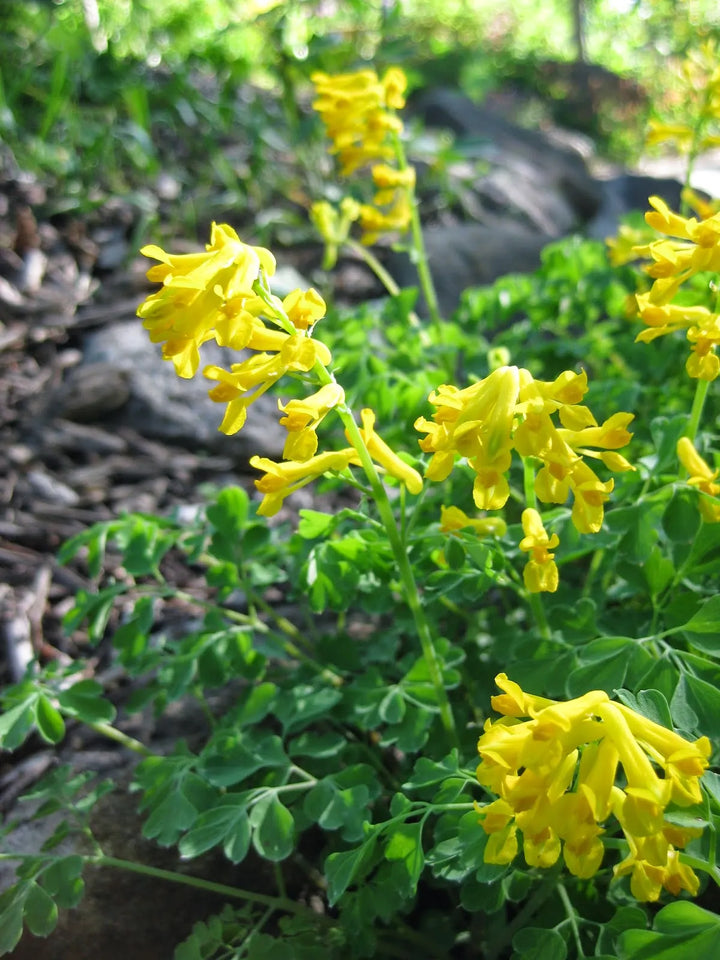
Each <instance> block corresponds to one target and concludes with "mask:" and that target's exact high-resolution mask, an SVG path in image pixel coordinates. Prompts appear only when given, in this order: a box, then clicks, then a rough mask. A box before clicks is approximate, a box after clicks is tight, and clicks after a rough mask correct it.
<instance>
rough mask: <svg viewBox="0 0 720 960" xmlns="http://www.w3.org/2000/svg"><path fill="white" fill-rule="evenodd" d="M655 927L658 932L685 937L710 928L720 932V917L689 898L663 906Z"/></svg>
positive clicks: (654, 924) (656, 918)
mask: <svg viewBox="0 0 720 960" xmlns="http://www.w3.org/2000/svg"><path fill="white" fill-rule="evenodd" d="M653 929H655V930H657V931H658V933H666V934H672V935H674V936H683V937H688V936H692V935H694V934H696V933H701V932H702V931H703V930H709V929H714V930H717V932H718V933H720V917H719V916H718V915H717V914H716V913H711V912H710V911H709V910H704V909H703V908H702V907H698V906H697V905H696V904H694V903H690V902H689V901H688V900H683V901H678V902H677V903H670V904H668V905H667V906H666V907H663V909H662V910H660V912H659V913H658V914H657V916H656V917H655V922H654V923H653Z"/></svg>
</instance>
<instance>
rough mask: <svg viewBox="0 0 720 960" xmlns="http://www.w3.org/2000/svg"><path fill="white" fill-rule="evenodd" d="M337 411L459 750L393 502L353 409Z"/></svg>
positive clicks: (446, 724) (443, 718)
mask: <svg viewBox="0 0 720 960" xmlns="http://www.w3.org/2000/svg"><path fill="white" fill-rule="evenodd" d="M337 410H338V413H339V415H340V419H341V420H342V422H343V424H344V426H345V429H346V430H347V434H348V439H349V440H350V443H351V444H352V445H353V446H354V447H355V449H356V450H357V452H358V456H359V457H360V462H361V463H362V467H363V470H364V471H365V474H366V476H367V478H368V481H369V483H370V487H371V489H372V492H373V497H374V500H375V504H376V506H377V509H378V512H379V514H380V519H381V520H382V523H383V526H384V527H385V530H386V532H387V536H388V540H389V541H390V547H391V549H392V552H393V554H394V556H395V562H396V564H397V567H398V574H399V576H400V583H401V584H402V589H403V594H404V595H405V602H406V603H407V605H408V607H409V608H410V612H411V613H412V616H413V620H414V622H415V629H416V630H417V634H418V639H419V640H420V646H421V647H422V653H423V657H424V658H425V663H426V664H427V668H428V671H429V673H430V679H431V680H432V684H433V686H434V687H435V693H436V695H437V698H438V706H439V708H440V719H441V721H442V725H443V727H444V729H445V732H446V734H447V737H448V740H449V741H450V746H457V745H458V740H457V731H456V729H455V718H454V717H453V712H452V707H451V706H450V701H449V699H448V695H447V690H446V689H445V684H444V683H443V678H442V669H441V667H440V661H439V659H438V656H437V652H436V650H435V644H434V643H433V638H432V634H431V632H430V628H429V626H428V622H427V620H426V619H425V614H424V613H423V610H422V606H421V604H420V597H419V594H418V588H417V584H416V582H415V575H414V573H413V569H412V565H411V563H410V561H409V559H408V554H407V549H406V547H405V544H404V543H403V541H402V539H401V537H400V533H399V531H398V528H397V524H396V522H395V517H394V516H393V512H392V507H391V506H390V501H389V500H388V495H387V493H386V491H385V487H384V486H383V483H382V481H381V480H380V477H379V476H378V472H377V470H376V469H375V464H374V463H373V461H372V457H371V456H370V454H369V453H368V450H367V447H366V446H365V442H364V440H363V438H362V434H361V433H360V430H359V428H358V425H357V424H356V423H355V418H354V417H353V415H352V413H351V411H350V409H349V408H348V407H347V406H346V405H345V404H341V405H340V406H339V407H338V408H337Z"/></svg>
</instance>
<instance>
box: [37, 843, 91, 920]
mask: <svg viewBox="0 0 720 960" xmlns="http://www.w3.org/2000/svg"><path fill="white" fill-rule="evenodd" d="M84 865H85V864H84V861H83V858H82V857H79V856H77V855H72V856H69V857H60V858H59V859H58V860H55V861H54V862H53V863H51V864H50V866H49V867H47V868H46V869H45V870H43V874H42V885H43V887H45V889H46V890H47V892H48V893H49V894H50V896H51V897H52V898H53V900H54V901H55V903H56V904H57V905H58V907H61V908H62V909H65V910H68V909H71V908H72V907H76V906H77V905H78V903H79V902H80V901H81V900H82V896H83V893H84V892H85V883H84V882H83V879H82V872H83V867H84Z"/></svg>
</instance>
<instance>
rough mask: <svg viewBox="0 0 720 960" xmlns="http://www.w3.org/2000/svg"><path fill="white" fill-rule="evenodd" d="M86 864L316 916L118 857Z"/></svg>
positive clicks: (281, 901) (282, 900) (284, 900)
mask: <svg viewBox="0 0 720 960" xmlns="http://www.w3.org/2000/svg"><path fill="white" fill-rule="evenodd" d="M86 862H88V863H91V864H93V866H96V867H116V868H118V869H120V870H129V871H130V872H132V873H140V874H142V875H143V876H146V877H155V878H156V879H157V880H170V881H171V882H172V883H182V884H184V885H185V886H187V887H195V888H196V889H198V890H207V891H208V893H217V894H219V895H220V896H223V897H230V898H232V899H233V900H247V901H249V902H250V903H261V904H263V905H264V906H267V907H272V908H273V909H274V910H284V911H285V912H286V913H295V914H298V915H300V916H313V917H314V916H315V914H314V913H313V911H312V910H310V909H309V908H308V907H305V906H303V905H302V904H301V903H295V901H294V900H290V899H289V898H288V897H271V896H268V895H266V894H264V893H253V892H252V891H250V890H243V889H242V888H240V887H230V886H228V885H227V884H224V883H215V881H214V880H204V879H203V878H202V877H192V876H189V875H188V874H184V873H176V872H175V871H174V870H162V869H161V868H160V867H151V866H148V865H147V864H144V863H135V862H134V861H133V860H121V859H120V858H119V857H108V856H106V855H104V854H103V855H102V856H99V857H87V858H86Z"/></svg>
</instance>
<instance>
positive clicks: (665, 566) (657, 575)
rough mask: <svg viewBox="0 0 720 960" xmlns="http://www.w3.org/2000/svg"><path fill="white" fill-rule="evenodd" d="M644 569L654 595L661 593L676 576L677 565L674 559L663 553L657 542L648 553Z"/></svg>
mask: <svg viewBox="0 0 720 960" xmlns="http://www.w3.org/2000/svg"><path fill="white" fill-rule="evenodd" d="M643 570H644V572H645V579H646V580H647V582H648V586H649V587H650V593H651V595H652V596H654V597H656V596H657V595H658V594H659V593H661V592H662V591H663V590H664V589H665V587H666V586H667V585H668V584H669V583H670V581H671V580H672V578H673V577H674V576H675V567H674V566H673V563H672V561H671V560H670V559H669V558H668V557H666V556H665V555H664V554H663V551H662V550H661V549H660V547H659V546H657V544H656V545H655V546H654V547H653V548H652V550H651V551H650V553H649V554H648V556H647V559H646V560H645V563H644V565H643Z"/></svg>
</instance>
